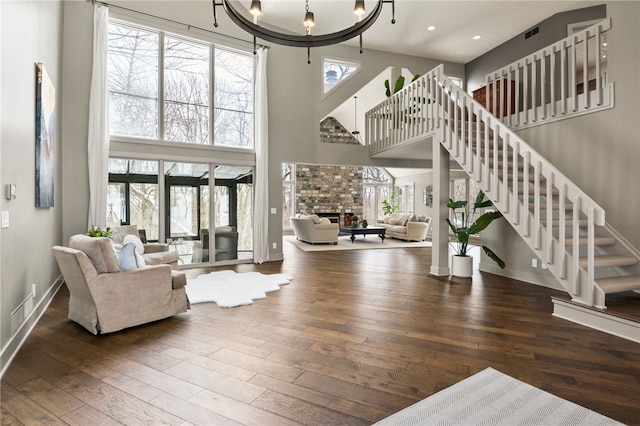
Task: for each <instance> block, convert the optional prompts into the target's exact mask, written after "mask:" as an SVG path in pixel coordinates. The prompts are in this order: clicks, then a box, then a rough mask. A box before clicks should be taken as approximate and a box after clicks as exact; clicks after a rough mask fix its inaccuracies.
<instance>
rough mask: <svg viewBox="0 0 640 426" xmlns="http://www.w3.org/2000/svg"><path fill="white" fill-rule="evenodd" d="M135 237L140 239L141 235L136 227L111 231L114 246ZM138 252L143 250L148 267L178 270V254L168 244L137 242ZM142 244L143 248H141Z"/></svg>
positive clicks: (117, 227)
mask: <svg viewBox="0 0 640 426" xmlns="http://www.w3.org/2000/svg"><path fill="white" fill-rule="evenodd" d="M129 235H133V236H135V237H137V238H138V239H140V233H139V231H138V227H137V226H136V225H122V226H115V227H113V228H112V229H111V240H112V241H113V243H114V244H122V243H124V242H125V239H127V240H129V239H130V237H129V238H127V236H129ZM136 244H137V245H138V250H139V251H140V250H142V252H143V253H142V257H143V259H144V262H145V264H147V265H169V266H171V269H174V270H177V269H178V258H179V257H180V256H179V255H178V252H177V251H176V250H169V245H168V244H161V243H147V242H146V240H145V241H142V240H141V239H140V241H137V240H136ZM140 244H142V247H140Z"/></svg>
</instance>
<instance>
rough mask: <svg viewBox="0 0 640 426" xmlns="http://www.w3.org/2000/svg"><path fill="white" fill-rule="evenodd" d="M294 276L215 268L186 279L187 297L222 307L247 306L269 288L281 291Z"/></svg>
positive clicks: (190, 299)
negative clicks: (216, 269) (212, 270)
mask: <svg viewBox="0 0 640 426" xmlns="http://www.w3.org/2000/svg"><path fill="white" fill-rule="evenodd" d="M292 279H293V277H291V276H289V275H285V274H269V275H267V274H261V273H260V272H240V273H237V272H235V271H216V272H211V273H209V274H204V275H200V276H199V277H197V278H191V279H188V280H187V286H186V287H185V288H186V290H187V296H189V301H190V302H191V303H192V304H195V303H205V302H215V303H217V304H218V306H220V307H221V308H233V307H234V306H241V305H250V304H252V303H253V300H254V299H265V298H266V297H267V293H268V292H270V291H276V290H280V286H281V285H283V284H289V283H290V282H291V280H292Z"/></svg>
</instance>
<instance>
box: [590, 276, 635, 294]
mask: <svg viewBox="0 0 640 426" xmlns="http://www.w3.org/2000/svg"><path fill="white" fill-rule="evenodd" d="M596 283H597V284H598V287H600V288H601V289H602V291H604V292H605V294H609V293H621V292H623V291H631V290H640V275H625V276H621V277H608V278H600V279H598V280H596Z"/></svg>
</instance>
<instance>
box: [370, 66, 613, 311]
mask: <svg viewBox="0 0 640 426" xmlns="http://www.w3.org/2000/svg"><path fill="white" fill-rule="evenodd" d="M366 121H367V143H368V144H369V147H370V153H371V152H375V151H379V150H384V149H388V148H389V147H390V146H399V145H401V144H402V143H406V142H407V141H413V140H417V139H419V138H425V137H429V136H433V137H435V140H437V141H438V142H439V143H441V144H442V145H443V146H444V147H445V148H446V149H447V150H448V151H449V153H450V155H451V156H452V157H453V158H454V159H455V160H456V161H457V162H458V163H459V164H460V166H461V167H462V168H463V169H464V170H465V171H466V172H467V173H468V174H469V176H470V177H472V178H473V179H474V180H476V181H477V182H478V183H479V186H480V188H481V189H482V190H483V191H484V192H485V194H486V195H487V197H488V198H489V199H491V200H492V201H493V203H494V205H495V207H496V208H497V209H498V210H500V212H502V214H503V215H504V217H505V218H506V219H507V220H508V221H509V222H510V223H511V225H512V226H513V228H514V229H515V230H516V231H517V232H518V233H519V234H520V235H521V237H522V238H523V239H524V241H526V243H527V244H528V245H529V247H531V248H532V249H533V250H534V252H536V254H537V255H538V256H539V258H540V259H541V260H542V261H544V262H545V263H546V264H547V265H548V268H549V271H550V272H551V273H552V274H553V275H554V276H555V277H556V279H557V280H558V281H559V282H560V283H561V284H562V286H563V288H564V289H565V290H566V291H567V292H568V293H569V294H570V295H571V296H572V299H573V300H575V301H577V302H580V303H583V304H586V305H589V306H597V307H604V306H605V305H604V295H605V293H604V291H603V290H602V289H600V288H598V286H597V285H596V282H595V269H596V265H595V240H596V227H600V226H603V225H604V224H605V212H604V209H603V208H602V207H600V206H599V205H598V204H597V203H596V202H594V201H593V200H592V199H591V198H589V197H588V196H587V195H586V194H585V193H584V192H582V191H581V190H580V189H579V188H578V187H577V186H576V185H575V184H573V183H572V182H571V181H570V180H569V179H568V178H567V177H566V176H564V175H563V174H562V173H561V172H560V171H559V170H558V169H556V168H555V167H554V166H553V165H552V164H551V163H549V161H547V160H546V159H545V158H544V157H542V156H541V155H540V154H539V153H538V152H537V151H535V150H534V149H533V148H532V147H531V146H529V145H528V144H527V143H526V142H525V141H524V140H522V139H521V138H520V137H519V136H518V135H516V134H515V133H514V132H513V131H512V130H510V129H509V128H508V127H507V126H506V125H505V124H503V123H502V122H501V121H500V120H499V119H497V118H496V117H495V116H494V115H492V114H491V113H489V112H488V111H487V110H486V109H485V108H484V106H482V105H480V104H479V103H478V102H476V101H475V100H474V99H473V98H471V97H470V96H469V95H468V94H467V93H465V92H464V91H463V90H462V89H461V88H460V87H458V86H457V85H456V84H454V83H453V82H452V81H451V80H450V79H449V78H447V77H446V75H445V74H444V72H443V66H442V65H440V66H438V67H437V68H435V69H433V70H431V71H429V72H428V73H426V74H425V75H423V76H422V77H420V78H419V79H418V80H416V81H415V82H413V83H412V84H411V85H410V86H408V87H405V88H404V89H403V90H401V91H400V92H398V93H396V94H395V95H394V96H392V97H391V98H389V99H388V100H387V101H385V102H383V103H382V104H380V105H378V106H377V107H375V108H373V109H372V110H370V111H369V112H367V114H366ZM435 140H434V141H435ZM554 228H556V231H554ZM585 241H586V242H587V244H586V248H585V247H584V245H583V244H584V242H585ZM581 256H582V257H581Z"/></svg>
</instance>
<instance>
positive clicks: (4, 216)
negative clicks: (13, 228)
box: [2, 211, 9, 229]
mask: <svg viewBox="0 0 640 426" xmlns="http://www.w3.org/2000/svg"><path fill="white" fill-rule="evenodd" d="M8 227H9V212H8V211H3V212H2V229H4V228H8Z"/></svg>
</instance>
